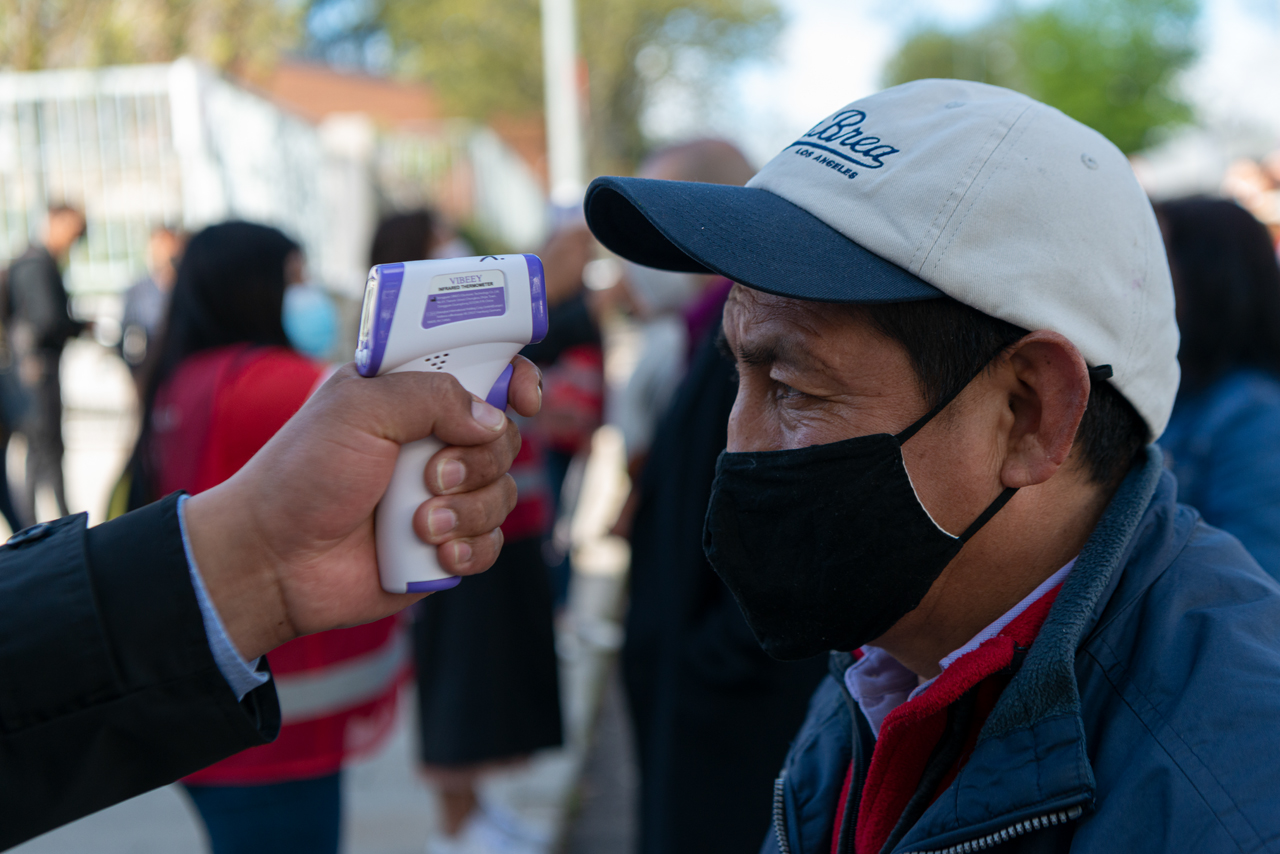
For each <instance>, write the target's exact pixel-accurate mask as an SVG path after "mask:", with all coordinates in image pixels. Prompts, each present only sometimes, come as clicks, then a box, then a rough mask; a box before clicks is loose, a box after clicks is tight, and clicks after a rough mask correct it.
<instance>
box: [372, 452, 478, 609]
mask: <svg viewBox="0 0 1280 854" xmlns="http://www.w3.org/2000/svg"><path fill="white" fill-rule="evenodd" d="M443 447H444V443H443V442H441V441H440V440H439V439H437V438H435V437H434V436H428V437H427V438H425V439H419V440H418V441H416V442H409V443H408V444H406V445H402V446H401V447H400V456H399V458H398V459H397V460H396V468H395V471H394V472H393V473H392V475H391V485H390V486H388V487H387V492H386V494H385V495H383V496H382V501H381V502H379V503H378V512H377V516H376V517H375V519H374V530H375V531H376V533H377V541H378V573H379V574H380V575H381V577H382V589H383V590H386V591H387V592H389V593H420V592H423V591H428V590H447V589H448V588H450V587H454V586H456V585H457V584H458V582H459V581H461V580H462V579H461V578H459V577H458V576H456V575H450V574H448V573H447V572H445V571H444V570H443V569H441V568H440V562H439V561H438V560H437V559H436V547H435V546H433V545H429V544H427V543H424V542H423V541H422V540H420V539H418V535H417V534H415V533H414V531H413V514H414V513H416V512H417V510H418V506H419V505H421V504H422V502H424V501H426V500H427V499H429V498H430V497H431V493H430V492H429V491H427V487H426V482H425V480H424V473H425V472H426V469H427V461H428V460H430V459H431V458H432V457H433V456H434V455H435V453H436V452H437V451H439V450H440V449H441V448H443Z"/></svg>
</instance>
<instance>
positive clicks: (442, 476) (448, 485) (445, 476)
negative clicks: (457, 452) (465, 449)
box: [436, 460, 467, 490]
mask: <svg viewBox="0 0 1280 854" xmlns="http://www.w3.org/2000/svg"><path fill="white" fill-rule="evenodd" d="M466 476H467V469H466V467H465V466H463V465H462V463H460V462H458V461H457V460H445V461H444V462H442V463H440V467H439V468H437V469H436V479H437V480H439V481H440V488H441V489H443V490H450V489H453V488H454V487H455V486H457V485H458V484H460V483H462V481H463V478H465V477H466Z"/></svg>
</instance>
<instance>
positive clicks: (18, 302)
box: [9, 252, 84, 350]
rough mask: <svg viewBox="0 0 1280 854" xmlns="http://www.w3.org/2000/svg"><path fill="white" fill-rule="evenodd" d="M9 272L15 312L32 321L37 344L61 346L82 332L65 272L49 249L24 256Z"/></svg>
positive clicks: (16, 315) (19, 317)
mask: <svg viewBox="0 0 1280 854" xmlns="http://www.w3.org/2000/svg"><path fill="white" fill-rule="evenodd" d="M9 275H10V282H9V287H10V290H11V292H12V294H13V297H12V299H13V308H14V316H15V318H16V319H21V320H25V321H27V322H28V323H30V324H31V329H32V332H33V334H34V337H35V342H34V343H35V346H36V347H37V348H39V349H42V350H59V349H61V348H62V345H63V344H65V343H66V341H67V339H68V338H74V337H75V336H77V335H79V334H80V330H81V329H83V328H84V324H82V323H79V322H78V321H75V320H73V319H72V318H71V311H70V303H69V300H68V298H67V289H66V287H64V286H63V284H62V274H61V273H60V272H59V271H58V264H57V262H56V261H54V260H53V258H51V257H50V256H49V254H48V253H47V252H41V253H38V254H34V253H33V254H31V255H30V256H28V257H26V258H23V259H21V260H20V261H19V262H18V263H15V264H14V265H13V268H12V269H11V272H10V274H9Z"/></svg>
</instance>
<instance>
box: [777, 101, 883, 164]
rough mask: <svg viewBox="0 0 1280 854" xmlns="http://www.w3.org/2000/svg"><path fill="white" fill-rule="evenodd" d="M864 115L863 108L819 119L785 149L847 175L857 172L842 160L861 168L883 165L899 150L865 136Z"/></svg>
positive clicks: (843, 111) (875, 138) (875, 137)
mask: <svg viewBox="0 0 1280 854" xmlns="http://www.w3.org/2000/svg"><path fill="white" fill-rule="evenodd" d="M866 118H867V114H866V113H864V112H863V111H862V110H842V111H841V112H838V113H836V114H835V115H834V116H832V117H831V118H829V119H824V120H823V121H820V122H818V123H817V124H816V125H814V126H813V127H812V128H811V129H810V130H809V132H808V133H806V134H805V135H804V136H802V137H801V138H800V139H798V140H796V141H795V142H793V143H791V144H790V145H788V146H787V148H788V149H792V148H794V149H796V151H795V153H796V154H797V155H799V156H800V157H807V158H809V159H811V160H813V161H814V162H816V163H819V164H821V165H823V166H826V167H828V168H830V169H834V170H835V171H837V172H839V173H840V174H842V175H844V176H845V177H846V178H851V179H852V178H856V177H858V173H857V172H855V171H854V170H853V169H851V168H849V167H848V166H846V165H845V163H852V164H853V165H854V166H860V167H862V168H863V169H879V168H880V167H881V166H883V165H884V158H886V157H888V156H890V155H892V154H897V153H898V152H899V150H900V149H897V148H894V147H893V146H892V145H886V144H885V143H883V142H882V141H881V139H880V137H878V136H869V135H867V133H866V132H865V131H863V129H862V123H863V122H864V121H866ZM824 143H825V144H824ZM833 146H834V147H833ZM820 151H825V152H827V154H832V155H835V156H836V157H838V158H839V160H832V159H831V158H830V157H827V156H826V155H824V154H819V153H818V152H820ZM840 161H844V162H843V163H842V162H840Z"/></svg>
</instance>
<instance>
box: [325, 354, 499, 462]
mask: <svg viewBox="0 0 1280 854" xmlns="http://www.w3.org/2000/svg"><path fill="white" fill-rule="evenodd" d="M321 396H323V397H324V404H325V406H326V408H329V407H332V408H333V409H335V410H337V412H338V413H340V414H341V417H343V418H344V420H347V421H349V422H352V421H354V422H355V423H356V425H357V426H359V427H360V428H361V429H362V430H363V431H365V432H367V433H370V434H372V435H374V436H377V437H379V438H383V439H390V440H391V441H393V442H396V443H397V444H401V445H403V444H405V443H407V442H413V441H416V440H418V439H425V438H426V437H427V436H435V437H436V438H437V439H439V440H440V441H442V442H444V443H445V444H446V445H483V444H485V443H488V442H492V441H494V440H495V439H497V438H498V437H500V436H502V435H503V433H504V432H505V430H506V426H507V416H506V414H505V413H504V412H502V411H501V410H499V409H497V408H495V407H493V406H490V405H489V404H488V403H485V402H484V401H483V400H481V399H479V398H478V397H476V396H475V395H473V394H471V393H470V392H468V391H467V390H466V389H464V388H463V387H462V385H461V384H460V383H459V382H458V381H457V379H455V378H454V377H453V376H451V375H450V374H446V373H437V372H432V373H428V372H426V371H404V372H402V373H394V374H384V375H382V376H380V377H362V376H360V375H359V374H358V373H357V372H356V369H355V365H354V364H347V365H344V366H343V367H342V368H340V369H339V370H338V371H337V372H336V373H335V374H334V375H333V377H331V378H330V379H329V381H328V382H327V383H325V384H324V386H322V387H321V389H320V390H319V391H318V392H316V397H318V398H319V397H321ZM318 402H319V401H318Z"/></svg>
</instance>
